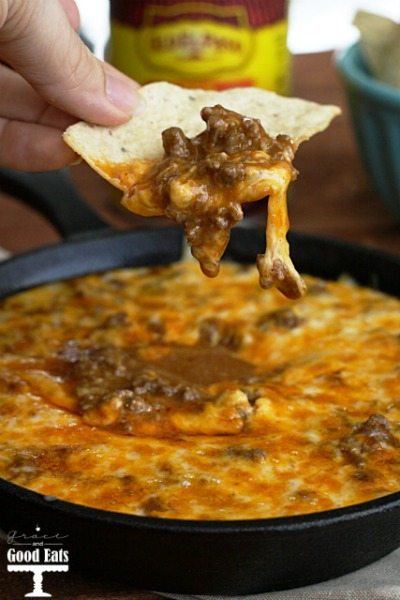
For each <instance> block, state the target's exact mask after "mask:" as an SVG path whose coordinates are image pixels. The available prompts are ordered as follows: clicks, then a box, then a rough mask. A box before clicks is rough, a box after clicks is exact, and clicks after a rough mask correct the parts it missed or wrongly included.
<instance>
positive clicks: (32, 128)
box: [0, 118, 76, 171]
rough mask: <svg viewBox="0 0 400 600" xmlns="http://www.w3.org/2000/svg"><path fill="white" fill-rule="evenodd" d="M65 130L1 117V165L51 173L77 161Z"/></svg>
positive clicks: (21, 169)
mask: <svg viewBox="0 0 400 600" xmlns="http://www.w3.org/2000/svg"><path fill="white" fill-rule="evenodd" d="M61 134H62V131H61V130H60V129H56V128H54V127H48V126H46V125H40V124H36V123H22V122H20V121H8V120H7V119H2V118H0V164H1V165H2V166H4V167H9V168H11V169H18V170H20V171H50V170H52V169H59V168H61V167H65V166H66V165H68V164H71V163H73V162H75V161H76V154H74V152H72V150H70V148H68V146H66V144H64V143H63V141H62V138H61Z"/></svg>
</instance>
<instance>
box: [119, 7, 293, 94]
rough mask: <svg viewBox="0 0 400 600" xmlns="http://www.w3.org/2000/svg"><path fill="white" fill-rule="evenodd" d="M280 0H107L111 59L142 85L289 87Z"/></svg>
mask: <svg viewBox="0 0 400 600" xmlns="http://www.w3.org/2000/svg"><path fill="white" fill-rule="evenodd" d="M287 29H288V21H287V6H286V2H285V0H202V1H201V2H182V1H180V0H134V1H133V2H126V1H125V0H111V39H110V46H109V54H108V58H109V60H110V62H112V64H114V65H115V66H116V67H118V68H119V69H120V70H121V71H123V72H125V73H126V74H127V75H129V76H130V77H132V78H133V79H136V81H138V82H139V83H141V84H145V83H150V82H152V81H159V80H164V81H170V82H172V83H177V84H179V85H182V86H186V87H201V88H205V89H219V90H220V89H226V88H229V87H240V86H257V87H261V88H265V89H269V90H273V91H275V92H278V93H280V94H287V93H288V92H289V85H290V54H289V51H288V48H287V44H286V39H287Z"/></svg>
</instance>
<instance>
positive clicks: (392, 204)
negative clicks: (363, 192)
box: [336, 43, 400, 219]
mask: <svg viewBox="0 0 400 600" xmlns="http://www.w3.org/2000/svg"><path fill="white" fill-rule="evenodd" d="M336 64H337V68H338V71H339V74H340V76H341V79H342V81H343V85H344V87H345V90H346V93H347V99H348V102H349V107H350V111H351V117H352V121H353V126H354V131H355V134H356V138H357V142H358V146H359V150H360V154H361V157H362V160H363V162H364V165H365V167H366V169H367V171H368V173H369V174H370V176H371V179H372V181H373V183H374V186H375V189H376V192H377V194H378V195H379V196H380V198H381V199H382V200H383V202H384V203H385V205H386V207H387V208H388V209H389V210H390V211H391V212H392V214H394V215H395V216H396V217H397V219H400V90H397V89H395V88H393V87H391V86H389V85H386V84H385V83H382V82H380V81H378V80H377V79H375V78H374V77H373V76H372V75H371V73H370V72H369V70H368V67H367V66H366V64H365V62H364V60H363V58H362V56H361V51H360V46H359V44H358V43H357V44H354V45H353V46H351V47H350V48H348V49H346V50H344V51H342V52H341V53H340V54H338V56H337V62H336Z"/></svg>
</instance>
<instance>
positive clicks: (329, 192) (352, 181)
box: [0, 53, 400, 600]
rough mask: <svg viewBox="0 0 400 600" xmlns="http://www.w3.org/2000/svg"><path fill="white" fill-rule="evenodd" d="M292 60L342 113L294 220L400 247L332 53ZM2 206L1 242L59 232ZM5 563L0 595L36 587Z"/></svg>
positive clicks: (314, 149)
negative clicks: (366, 165)
mask: <svg viewBox="0 0 400 600" xmlns="http://www.w3.org/2000/svg"><path fill="white" fill-rule="evenodd" d="M293 62H294V65H293V67H294V68H293V78H294V85H293V89H294V94H295V95H298V96H301V97H303V98H307V99H311V100H316V101H320V102H325V103H333V104H338V105H339V106H341V108H342V109H343V114H342V116H340V117H339V118H336V119H335V121H334V122H333V124H332V125H331V127H330V128H329V129H328V130H327V131H326V132H324V133H322V134H318V135H317V136H316V137H315V138H313V139H312V140H311V141H310V142H308V143H306V144H304V145H303V146H302V147H301V148H300V150H299V152H298V154H297V156H296V161H295V164H296V167H297V169H298V170H299V171H300V176H299V178H298V180H297V182H296V183H295V186H294V191H293V194H292V197H291V201H290V219H291V224H292V228H293V229H295V230H297V231H303V232H313V233H318V234H320V235H327V236H331V237H337V238H344V239H349V240H354V241H357V242H361V243H363V244H367V245H371V246H375V247H379V248H382V249H385V250H389V251H391V252H395V253H400V229H399V224H398V223H397V222H396V221H395V219H394V218H393V217H392V216H391V215H390V214H389V213H388V212H387V211H386V209H385V207H384V206H383V204H382V203H381V201H380V200H379V199H378V198H377V197H376V195H375V194H374V191H373V188H372V184H371V181H370V180H369V177H368V175H367V173H366V172H365V171H364V169H363V167H362V165H361V162H360V159H359V156H358V154H357V150H356V146H355V142H354V139H353V134H352V130H351V124H350V121H349V116H348V112H347V109H346V105H345V98H344V95H343V91H342V89H341V86H340V82H339V80H338V77H337V74H336V73H335V69H334V65H333V59H332V56H331V54H328V53H327V54H315V55H304V56H296V57H295V58H294V61H293ZM72 171H73V178H74V180H75V182H76V183H77V186H78V188H79V190H80V191H81V193H82V194H83V196H84V197H85V198H86V199H87V200H88V202H89V203H90V204H91V205H92V206H93V207H95V208H96V210H98V211H99V212H100V213H101V214H102V216H103V217H105V218H106V219H107V220H108V221H109V222H110V223H111V224H113V225H114V226H116V227H120V228H129V227H132V226H134V225H135V224H137V223H139V224H142V223H143V221H142V220H137V219H135V218H134V217H132V216H130V215H126V214H125V213H124V212H123V211H122V210H121V209H120V208H119V206H118V202H117V200H116V195H115V193H114V191H113V190H112V189H111V188H110V187H109V186H108V185H107V184H105V183H104V182H103V181H102V180H100V178H99V177H98V176H97V175H95V174H94V173H93V172H91V171H89V170H88V169H87V167H85V166H84V165H79V166H77V167H74V168H73V169H72ZM0 207H1V217H2V218H1V220H0V246H4V247H6V248H8V249H9V250H11V251H12V252H21V251H25V250H28V249H30V248H33V247H37V246H40V245H42V244H44V243H49V242H53V241H56V240H57V239H58V236H57V234H56V233H55V231H54V230H53V229H52V227H51V226H49V225H48V224H46V222H45V221H44V219H42V218H41V217H39V216H37V215H35V214H34V213H33V211H31V210H30V209H28V208H27V207H25V206H22V205H20V204H19V203H18V202H16V201H15V200H13V199H12V198H10V197H9V196H7V195H5V194H1V193H0ZM146 224H147V223H146ZM157 224H159V223H157ZM5 564H6V558H5V545H4V544H3V545H1V543H0V597H1V598H2V599H3V598H4V600H14V599H17V598H22V597H23V595H24V594H25V593H26V592H28V591H30V589H29V586H30V585H31V581H32V579H31V575H29V574H15V573H7V572H6V568H5ZM45 578H46V579H45V580H46V589H47V591H49V592H51V593H52V594H53V598H55V599H57V598H60V599H62V600H69V599H70V598H71V599H72V598H73V599H74V600H77V599H80V600H127V599H128V598H129V599H130V600H132V599H135V600H151V599H155V598H156V597H157V596H155V595H154V594H149V593H138V592H134V591H133V590H132V589H130V588H129V587H128V586H126V585H122V584H121V585H119V584H112V583H104V582H103V583H100V582H99V581H92V580H90V579H89V578H85V577H83V576H82V575H79V574H77V573H75V572H69V573H66V574H53V575H51V574H50V575H47V576H46V575H45Z"/></svg>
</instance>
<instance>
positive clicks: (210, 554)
mask: <svg viewBox="0 0 400 600" xmlns="http://www.w3.org/2000/svg"><path fill="white" fill-rule="evenodd" d="M56 177H57V175H56ZM24 178H25V179H24V181H23V182H22V184H21V180H20V178H19V174H14V173H10V172H7V173H4V171H3V172H0V184H1V181H2V180H3V182H4V181H6V182H7V184H6V185H4V183H3V188H5V187H7V189H8V191H10V192H12V193H13V194H15V195H17V196H19V197H22V199H23V200H25V201H27V200H30V198H31V197H30V193H31V192H30V190H31V189H32V188H31V183H30V176H24ZM33 179H34V180H35V186H36V188H35V189H36V191H35V192H34V193H35V194H37V196H38V197H40V198H41V200H40V203H41V206H39V208H40V210H42V212H45V213H46V214H47V215H48V216H49V217H50V218H52V220H53V222H55V225H56V226H57V227H58V228H59V230H61V233H62V234H63V235H68V237H69V238H70V241H67V242H65V243H61V244H56V245H53V246H49V247H47V248H43V249H40V250H36V251H34V252H30V253H26V254H24V255H21V256H18V257H15V258H13V259H11V260H8V261H6V262H4V263H2V264H0V297H4V296H6V295H8V294H10V293H13V292H16V291H18V290H21V289H26V288H27V287H31V286H34V285H37V284H40V283H44V282H48V281H53V280H58V279H62V278H68V277H72V276H74V275H82V274H84V273H90V272H95V271H103V270H107V269H112V268H117V267H122V266H138V265H145V264H149V265H150V264H160V263H162V264H166V263H168V262H171V261H175V260H178V259H179V257H180V255H181V250H182V236H181V233H180V232H179V231H178V230H177V229H176V228H168V229H162V230H146V231H144V230H139V231H132V232H123V233H117V232H113V231H111V230H109V229H106V228H105V224H104V223H102V222H101V221H100V220H98V218H97V217H95V218H94V219H92V217H90V216H89V215H88V214H87V213H86V216H85V211H87V210H88V209H86V208H85V209H84V212H83V213H82V214H83V217H82V218H81V217H79V218H78V217H76V216H75V217H74V218H73V219H72V225H71V223H69V224H68V226H67V227H66V226H65V225H61V226H60V225H59V224H58V223H57V220H59V218H60V212H59V210H58V208H59V206H60V205H59V204H58V205H57V207H56V209H54V202H56V203H57V201H58V200H57V199H58V191H57V189H56V188H51V185H53V183H51V185H50V184H49V188H47V187H46V181H48V179H49V177H48V176H47V175H43V174H40V175H39V176H33ZM39 179H40V184H38V180H39ZM62 180H63V181H62V189H63V190H64V192H61V194H63V193H65V187H64V184H65V176H64V174H62ZM50 181H51V182H53V181H54V174H51V175H50ZM66 185H67V188H68V185H69V184H68V182H66ZM18 186H19V187H18ZM21 186H22V187H21ZM49 189H50V191H49ZM41 190H47V198H45V200H43V195H41V194H40V193H39V192H40V191H41ZM68 193H69V194H70V196H69V198H70V202H71V203H72V201H73V199H77V200H78V201H79V198H76V192H75V190H73V189H72V190H70V191H69V192H68ZM44 196H46V193H45V194H44ZM65 200H66V201H67V198H66V199H65ZM33 203H34V204H35V203H36V204H38V203H37V200H34V201H33ZM75 204H76V203H75ZM75 204H74V206H75ZM44 206H46V209H45V210H44V208H43V207H44ZM66 209H67V210H68V202H67V205H66ZM75 212H76V211H75ZM78 212H79V211H78ZM54 213H55V214H56V218H54V217H52V214H53V215H54ZM92 216H93V215H92ZM85 218H87V219H88V229H91V230H92V233H90V234H84V235H83V236H82V231H83V230H85ZM76 223H78V224H79V227H78V229H79V235H78V236H76V235H75V239H72V234H73V233H74V230H76ZM263 244H264V234H263V232H262V231H261V230H250V229H240V228H237V229H236V230H234V232H233V235H232V240H231V243H230V245H229V248H228V251H227V253H226V257H227V258H229V259H233V260H237V261H240V262H246V263H251V262H253V261H254V257H255V255H256V254H257V253H258V252H259V251H260V250H261V249H262V247H263ZM291 247H292V256H293V259H294V262H295V264H296V266H297V267H298V268H299V269H300V270H301V271H304V272H308V273H311V274H314V275H318V276H321V277H325V278H336V277H338V276H339V275H341V274H342V273H347V274H349V275H351V276H352V277H354V278H355V279H356V280H357V281H358V282H360V283H362V284H366V285H371V286H373V287H377V288H380V289H382V290H384V291H387V292H390V293H393V294H397V295H400V260H399V259H398V258H396V257H393V256H390V255H386V254H383V253H380V252H376V251H373V250H370V249H368V248H363V247H359V246H356V245H352V244H347V243H342V242H337V241H329V240H326V239H322V238H317V237H313V236H305V235H296V234H293V235H292V236H291ZM36 523H40V524H41V526H42V531H44V530H46V531H48V532H49V533H52V532H53V533H54V532H55V531H57V532H60V533H61V534H66V535H68V536H69V537H68V547H69V549H70V556H71V567H70V569H71V570H74V569H78V568H89V569H90V570H92V571H94V572H96V573H97V574H98V575H99V576H100V575H101V576H104V575H105V576H112V577H116V578H121V579H125V580H126V579H127V580H129V581H130V583H131V585H132V589H134V588H136V589H137V588H143V589H158V590H162V591H170V592H185V593H197V594H199V593H203V594H205V593H207V594H248V593H256V592H264V591H267V590H274V589H275V590H277V589H285V588H290V587H296V586H300V585H307V584H310V583H315V582H317V581H321V580H324V579H329V578H331V577H334V576H337V575H341V574H343V573H346V572H349V571H352V570H354V569H357V568H359V567H361V566H364V565H366V564H368V563H370V562H372V561H374V560H376V559H378V558H380V557H381V556H384V555H385V554H387V553H388V552H390V551H392V550H394V549H395V548H397V547H398V546H399V545H400V493H396V494H391V495H390V496H387V497H386V498H381V499H379V500H374V501H371V502H367V503H364V504H362V505H358V506H355V507H348V508H345V509H340V510H335V511H329V512H324V513H319V514H314V515H307V516H299V517H290V518H281V519H267V520H257V521H231V522H194V521H177V520H166V519H152V518H147V517H133V516H129V515H121V514H116V513H111V512H104V511H99V510H94V509H90V508H86V507H80V506H76V505H72V504H70V503H66V502H61V501H58V500H54V499H49V498H45V497H43V496H41V495H39V494H36V493H34V492H30V491H28V490H25V489H23V488H20V487H18V486H15V485H13V484H10V483H8V482H6V481H3V480H0V527H2V528H3V529H4V530H5V531H6V532H7V531H10V530H18V531H25V532H31V531H33V528H34V526H35V524H36Z"/></svg>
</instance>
